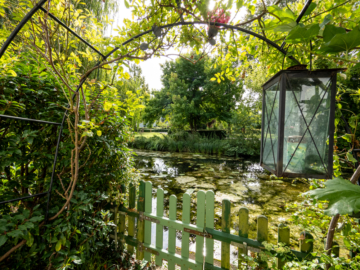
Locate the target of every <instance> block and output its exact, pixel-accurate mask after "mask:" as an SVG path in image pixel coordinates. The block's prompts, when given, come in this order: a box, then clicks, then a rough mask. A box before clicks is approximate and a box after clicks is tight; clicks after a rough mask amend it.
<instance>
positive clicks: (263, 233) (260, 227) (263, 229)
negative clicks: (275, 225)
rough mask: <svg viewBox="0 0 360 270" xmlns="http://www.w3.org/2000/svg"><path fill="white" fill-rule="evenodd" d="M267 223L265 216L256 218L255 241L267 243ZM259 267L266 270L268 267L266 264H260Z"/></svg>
mask: <svg viewBox="0 0 360 270" xmlns="http://www.w3.org/2000/svg"><path fill="white" fill-rule="evenodd" d="M268 226H269V221H268V218H267V217H266V216H262V215H261V216H258V218H257V237H256V238H257V241H258V242H260V243H262V242H264V241H268V237H269V230H268ZM260 266H261V267H263V268H265V269H267V267H268V265H267V262H264V261H263V262H261V263H260Z"/></svg>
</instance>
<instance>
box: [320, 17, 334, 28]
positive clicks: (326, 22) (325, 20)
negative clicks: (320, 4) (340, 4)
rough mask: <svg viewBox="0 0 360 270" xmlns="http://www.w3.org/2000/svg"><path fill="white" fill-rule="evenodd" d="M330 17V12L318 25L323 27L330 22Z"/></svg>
mask: <svg viewBox="0 0 360 270" xmlns="http://www.w3.org/2000/svg"><path fill="white" fill-rule="evenodd" d="M332 18H333V16H332V15H331V14H328V15H326V16H325V18H324V20H323V22H322V23H321V24H320V27H321V28H323V27H324V26H325V25H327V24H328V23H329V22H331V20H332Z"/></svg>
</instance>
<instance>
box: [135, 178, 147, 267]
mask: <svg viewBox="0 0 360 270" xmlns="http://www.w3.org/2000/svg"><path fill="white" fill-rule="evenodd" d="M137 210H138V212H144V211H145V182H144V181H140V185H139V198H138V203H137ZM137 239H138V240H139V242H141V243H144V220H140V219H138V220H137ZM136 259H137V260H142V259H144V252H143V251H140V250H139V249H137V250H136Z"/></svg>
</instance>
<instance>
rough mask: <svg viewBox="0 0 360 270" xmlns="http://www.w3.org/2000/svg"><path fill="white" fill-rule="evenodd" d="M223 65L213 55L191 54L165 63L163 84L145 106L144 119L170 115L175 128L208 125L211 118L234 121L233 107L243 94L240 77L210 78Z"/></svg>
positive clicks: (196, 127)
mask: <svg viewBox="0 0 360 270" xmlns="http://www.w3.org/2000/svg"><path fill="white" fill-rule="evenodd" d="M219 70H220V67H216V65H215V66H214V59H209V58H208V57H204V56H202V55H197V54H195V55H194V54H191V55H186V56H185V58H178V59H177V60H175V61H167V62H166V63H165V64H164V65H163V66H162V71H163V75H162V83H163V86H164V87H163V88H162V89H161V90H160V91H156V92H153V94H154V98H152V99H150V100H149V102H148V103H147V105H146V108H145V115H144V121H145V122H146V123H149V124H152V123H153V122H154V121H156V120H158V119H159V118H160V117H163V118H169V119H170V122H171V126H172V127H173V128H175V129H186V128H190V129H191V130H193V131H196V130H197V129H201V128H206V124H207V123H209V122H211V121H212V120H215V121H219V122H227V123H229V122H230V121H231V116H232V111H233V110H234V109H235V105H236V103H237V102H238V101H239V99H240V96H241V94H242V91H243V90H242V84H241V81H235V82H234V81H231V80H229V79H228V80H227V81H226V82H224V83H222V84H220V85H219V84H218V83H216V82H212V81H210V79H211V78H212V77H213V76H214V74H215V73H216V72H218V71H219Z"/></svg>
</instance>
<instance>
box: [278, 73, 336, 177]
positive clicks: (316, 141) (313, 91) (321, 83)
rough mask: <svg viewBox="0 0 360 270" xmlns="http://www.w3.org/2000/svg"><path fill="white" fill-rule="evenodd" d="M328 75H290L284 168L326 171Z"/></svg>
mask: <svg viewBox="0 0 360 270" xmlns="http://www.w3.org/2000/svg"><path fill="white" fill-rule="evenodd" d="M330 89H331V80H330V77H328V78H288V80H287V85H286V99H285V100H286V102H285V128H284V152H283V154H284V163H283V164H284V165H283V171H284V172H289V173H301V174H316V175H318V174H325V173H326V172H327V160H328V144H327V139H328V134H329V117H330V99H331V96H330V95H331V91H330Z"/></svg>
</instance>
